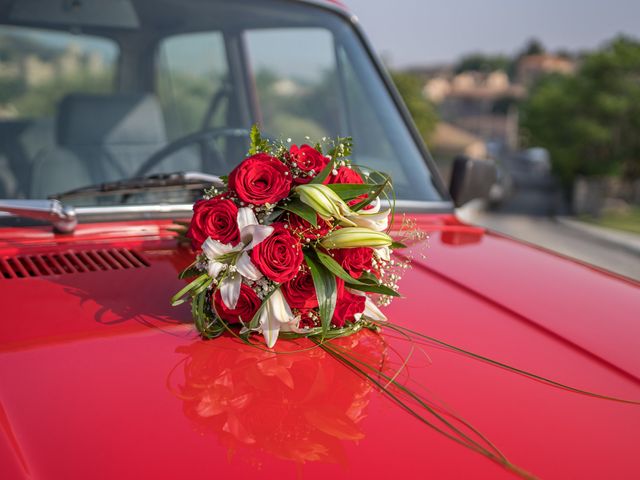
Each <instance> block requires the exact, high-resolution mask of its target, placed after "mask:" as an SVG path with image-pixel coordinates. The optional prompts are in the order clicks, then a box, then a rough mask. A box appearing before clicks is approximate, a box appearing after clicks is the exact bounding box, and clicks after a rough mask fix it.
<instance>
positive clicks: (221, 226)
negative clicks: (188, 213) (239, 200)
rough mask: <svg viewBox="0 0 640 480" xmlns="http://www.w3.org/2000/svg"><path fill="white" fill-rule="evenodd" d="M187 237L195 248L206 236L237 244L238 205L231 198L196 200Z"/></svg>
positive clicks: (199, 245)
mask: <svg viewBox="0 0 640 480" xmlns="http://www.w3.org/2000/svg"><path fill="white" fill-rule="evenodd" d="M187 237H188V238H190V239H191V245H192V246H193V248H194V249H196V250H197V249H199V248H200V247H201V246H202V243H203V242H204V241H205V240H206V239H207V237H211V238H213V239H214V240H218V241H219V242H222V243H230V244H232V245H235V244H237V243H238V242H239V241H240V230H238V207H236V205H235V204H234V203H233V202H232V201H231V200H225V199H222V198H219V197H216V198H212V199H211V200H200V201H199V202H196V204H195V205H194V206H193V217H192V218H191V224H190V225H189V230H187Z"/></svg>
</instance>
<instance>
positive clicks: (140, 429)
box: [0, 215, 640, 478]
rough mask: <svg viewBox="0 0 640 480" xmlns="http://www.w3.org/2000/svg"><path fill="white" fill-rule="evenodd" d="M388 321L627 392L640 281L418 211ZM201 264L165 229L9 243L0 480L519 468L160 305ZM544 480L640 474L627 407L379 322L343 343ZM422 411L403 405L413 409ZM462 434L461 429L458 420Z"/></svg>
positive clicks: (313, 353)
mask: <svg viewBox="0 0 640 480" xmlns="http://www.w3.org/2000/svg"><path fill="white" fill-rule="evenodd" d="M416 217H417V224H416V225H417V226H418V227H419V228H420V229H422V230H424V231H426V232H428V233H429V239H428V240H426V241H425V240H420V241H414V242H412V245H411V246H410V248H408V249H407V250H406V251H405V252H403V254H402V255H403V258H410V259H411V262H412V267H411V268H410V269H408V270H407V271H406V272H405V274H404V277H403V279H402V281H401V283H400V286H401V291H402V293H403V298H401V299H398V300H396V301H394V303H393V304H392V305H391V306H390V307H389V308H387V309H386V310H385V313H386V314H387V316H388V317H389V320H390V322H392V323H394V324H397V325H403V326H406V327H408V328H411V329H413V330H416V331H420V332H422V333H425V334H427V335H430V336H433V337H436V338H439V339H441V340H443V341H446V342H448V343H450V344H453V345H455V346H457V347H460V348H463V349H466V350H470V351H473V352H475V353H477V354H480V355H485V356H489V357H491V358H493V359H495V360H498V361H501V362H504V363H507V364H509V365H512V366H514V367H517V368H520V369H524V370H527V371H530V372H533V373H536V374H538V375H541V376H544V377H548V378H551V379H553V380H556V381H558V382H561V383H564V384H568V385H571V386H573V387H577V388H580V389H585V390H589V391H594V392H598V393H602V394H606V395H612V396H617V397H623V398H629V399H635V400H640V381H639V380H638V378H639V377H640V356H639V354H638V340H637V339H638V338H640V324H639V322H638V321H637V318H638V316H637V312H639V311H640V288H638V284H637V283H634V282H632V281H630V280H626V279H624V278H621V277H616V276H613V275H611V274H608V273H606V272H603V271H600V270H597V269H595V268H592V267H590V266H587V265H583V264H579V263H575V262H573V261H570V260H568V259H566V258H563V257H558V256H556V255H552V254H550V253H548V252H546V251H543V250H540V249H536V248H534V247H531V246H528V245H524V244H521V243H517V242H514V241H512V240H511V239H509V238H506V237H503V236H499V235H496V234H494V233H491V232H486V231H484V230H482V229H479V228H475V227H469V226H466V225H463V224H460V223H459V222H458V221H457V220H456V219H455V217H453V216H449V215H417V216H416ZM191 256H192V254H191V253H190V252H189V251H188V250H186V249H182V248H177V247H176V242H175V240H174V239H173V238H172V233H171V231H170V225H169V224H168V223H158V222H138V223H122V224H102V225H87V226H83V227H81V228H79V230H78V231H77V232H76V234H75V235H74V236H73V237H69V236H67V237H65V236H54V235H51V234H49V233H48V232H46V231H45V230H44V229H33V228H31V229H6V230H5V231H4V232H3V236H2V239H0V274H1V275H0V300H1V301H2V306H3V307H2V312H3V315H2V322H0V339H1V344H0V378H2V383H1V387H0V427H1V429H0V434H1V436H0V466H1V468H2V471H3V472H8V475H5V477H4V478H14V477H15V478H25V477H34V478H38V477H47V478H49V477H51V478H88V477H90V478H114V477H117V478H140V477H158V478H210V477H212V476H214V475H220V474H221V473H222V474H223V476H224V477H225V478H227V477H229V478H250V477H254V476H256V475H268V476H270V477H271V476H273V477H275V476H281V477H285V478H288V477H293V476H297V477H300V478H326V477H327V476H329V475H330V476H333V477H335V478H352V477H358V478H359V477H365V476H366V477H370V478H388V477H389V476H391V475H400V476H406V477H416V476H427V475H428V476H433V477H435V478H460V477H469V476H473V477H475V478H484V477H491V478H496V477H500V476H511V475H512V474H511V473H510V472H508V471H507V470H505V469H503V468H502V467H500V466H499V465H497V464H495V463H493V462H491V461H489V460H487V459H486V458H484V457H482V456H481V455H479V454H477V453H474V452H472V451H471V450H469V449H467V448H465V447H462V446H460V445H458V444H457V443H455V442H453V441H452V440H450V439H448V438H446V437H444V436H443V435H442V434H441V433H438V432H437V431H435V430H433V429H431V428H430V427H429V426H428V425H425V424H424V423H421V422H420V421H418V420H417V419H416V418H414V417H413V416H412V415H410V414H409V413H408V412H406V411H404V410H403V409H402V408H400V407H399V406H398V405H397V404H394V403H393V402H391V401H389V398H388V396H386V395H384V394H383V393H382V392H381V391H380V390H379V389H378V388H374V386H373V385H372V383H371V382H370V381H367V380H365V379H363V378H361V377H359V376H358V375H357V374H355V373H354V372H353V371H352V369H349V368H347V367H345V366H343V365H342V364H340V363H339V362H338V361H336V360H335V359H333V358H331V357H330V356H329V355H327V354H326V352H324V351H322V350H320V349H317V348H316V349H310V348H308V347H309V345H305V344H304V343H302V344H293V343H291V342H279V343H278V350H279V351H280V352H281V353H282V352H285V353H286V354H274V353H272V352H269V351H265V350H262V349H259V348H255V347H248V346H245V345H242V344H241V343H240V342H238V341H237V340H235V339H233V338H231V337H226V336H225V337H222V338H218V339H215V340H212V341H209V342H205V341H201V340H200V339H199V338H198V336H197V335H196V333H195V332H194V329H193V326H192V325H191V323H190V312H189V308H188V306H184V305H183V306H181V307H176V308H172V307H170V306H169V303H168V298H170V297H171V295H172V294H173V293H175V291H177V290H178V289H180V288H181V287H182V286H183V285H184V281H181V280H178V279H177V272H178V271H180V270H181V269H182V268H183V267H184V266H186V265H187V264H188V263H189V262H190V257H191ZM339 342H341V343H340V346H343V347H345V348H349V349H350V351H353V352H357V353H358V355H359V356H360V358H362V359H364V360H365V361H366V362H367V363H368V364H370V365H374V366H376V367H380V368H385V369H387V370H388V371H392V372H395V373H396V374H397V379H398V381H400V382H401V383H402V384H404V385H407V386H408V387H409V388H411V389H412V390H413V391H416V392H418V393H419V394H420V395H421V397H422V398H424V399H425V400H427V402H428V403H429V405H434V406H435V408H436V410H435V411H436V412H439V413H440V414H443V415H445V416H446V417H447V418H451V419H464V421H467V422H469V423H470V424H473V427H474V428H475V429H476V430H477V431H479V432H481V433H482V434H483V435H485V436H486V437H487V438H488V439H489V440H490V441H492V442H493V443H494V444H495V445H496V446H497V447H498V448H500V449H501V451H502V452H503V453H504V454H505V455H506V456H507V457H508V458H509V459H510V460H511V461H512V462H513V463H515V464H517V465H518V466H520V467H521V468H523V469H525V470H526V471H529V472H531V473H533V474H535V475H539V476H541V477H544V478H566V477H582V478H602V477H624V476H629V475H630V474H631V472H636V471H638V469H640V458H638V455H637V452H636V445H637V441H636V439H635V434H636V432H637V431H638V429H639V428H640V406H637V405H628V404H623V403H618V402H614V401H609V400H602V399H598V398H592V397H589V396H586V395H582V394H578V393H573V392H570V391H567V390H566V389H562V388H556V387H552V386H549V385H548V384H545V383H542V382H538V381H534V380H531V379H529V378H527V377H525V376H523V375H517V374H514V373H512V372H509V371H506V370H504V369H500V368H497V367H495V366H492V365H489V364H487V363H486V362H482V361H479V360H477V359H475V358H473V357H471V356H469V355H466V354H462V353H460V352H454V351H451V350H450V349H446V348H442V347H441V346H437V345H434V344H433V343H430V342H423V341H418V340H416V339H414V340H413V341H408V340H406V339H403V338H402V336H401V335H398V334H397V333H395V332H393V331H392V330H389V329H384V330H383V331H382V333H381V334H376V333H373V332H369V331H363V332H360V333H359V334H357V335H354V336H352V337H348V338H345V339H341V340H340V341H339ZM415 408H417V407H415V406H414V409H415ZM455 421H456V422H460V420H455Z"/></svg>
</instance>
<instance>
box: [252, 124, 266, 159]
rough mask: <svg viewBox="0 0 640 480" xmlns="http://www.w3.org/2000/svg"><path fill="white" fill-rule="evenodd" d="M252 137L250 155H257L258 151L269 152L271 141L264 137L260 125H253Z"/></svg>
mask: <svg viewBox="0 0 640 480" xmlns="http://www.w3.org/2000/svg"><path fill="white" fill-rule="evenodd" d="M249 138H250V139H251V146H250V147H249V155H255V154H256V153H262V152H268V151H269V141H268V140H265V139H264V138H262V135H261V134H260V129H259V128H258V125H253V126H252V127H251V133H250V135H249Z"/></svg>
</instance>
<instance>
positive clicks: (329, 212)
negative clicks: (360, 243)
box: [294, 183, 355, 226]
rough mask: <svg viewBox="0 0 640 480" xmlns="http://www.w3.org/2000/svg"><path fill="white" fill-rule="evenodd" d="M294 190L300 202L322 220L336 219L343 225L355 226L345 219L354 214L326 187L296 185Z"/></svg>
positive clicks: (320, 185) (314, 184) (311, 184)
mask: <svg viewBox="0 0 640 480" xmlns="http://www.w3.org/2000/svg"><path fill="white" fill-rule="evenodd" d="M294 190H295V191H296V193H297V194H298V196H299V197H300V201H301V202H302V203H305V204H307V205H309V206H310V207H311V208H313V209H314V210H315V211H316V212H317V213H318V215H320V216H321V217H322V218H323V219H325V220H329V219H331V218H336V219H338V220H340V223H342V224H343V225H349V226H355V224H354V223H353V222H352V221H351V220H349V219H348V218H347V216H349V215H353V214H354V212H352V211H351V209H350V208H349V206H348V205H347V204H346V203H345V202H344V200H342V199H341V198H340V196H339V195H338V194H337V193H336V192H334V191H333V190H331V189H330V188H329V187H327V186H326V185H322V184H319V183H308V184H306V185H298V186H297V187H296V188H295V189H294Z"/></svg>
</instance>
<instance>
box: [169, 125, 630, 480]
mask: <svg viewBox="0 0 640 480" xmlns="http://www.w3.org/2000/svg"><path fill="white" fill-rule="evenodd" d="M350 154H351V140H350V139H349V138H338V139H335V140H327V139H323V141H322V142H320V143H317V144H315V145H313V146H311V145H302V146H297V145H293V144H291V142H290V141H287V142H271V141H268V140H265V139H263V138H262V137H261V135H260V132H259V131H258V129H257V128H256V127H254V128H253V129H252V131H251V148H250V150H249V156H248V158H246V159H244V160H243V161H242V162H241V163H240V164H239V165H238V166H237V167H236V168H235V169H233V171H231V173H230V174H229V176H228V177H221V178H220V182H219V183H218V184H217V185H215V186H213V187H211V188H210V189H208V190H206V191H205V195H204V198H203V199H202V200H200V201H198V202H197V203H196V204H195V205H194V207H193V217H192V219H191V222H190V224H189V225H188V228H187V229H186V233H185V236H186V238H184V240H188V241H189V242H190V243H191V246H192V248H193V250H194V251H195V259H194V261H193V263H192V264H191V265H189V266H188V267H187V268H186V269H185V270H184V271H183V272H182V273H181V274H180V276H181V278H187V277H195V278H194V279H193V280H192V281H191V282H190V283H189V284H188V285H186V286H185V287H184V288H183V289H182V290H180V291H179V292H178V293H177V294H176V295H174V296H173V298H172V299H171V301H172V304H173V305H179V304H181V303H183V302H185V301H186V300H187V299H188V298H189V297H190V299H191V311H192V316H193V319H194V323H195V325H196V327H197V329H198V331H199V332H200V334H201V335H202V336H203V337H204V338H214V337H217V336H219V335H221V334H222V333H223V332H225V331H228V332H230V333H231V334H233V335H236V336H239V337H240V338H241V339H242V340H243V341H244V342H245V343H248V344H250V345H251V346H253V347H256V348H258V349H262V348H261V347H260V345H255V344H253V343H251V342H250V339H251V335H252V334H253V333H259V334H262V335H263V336H264V340H265V343H266V345H267V346H268V347H269V348H270V349H271V348H272V347H273V346H274V345H275V343H276V341H277V339H278V338H283V337H284V338H301V337H307V338H308V339H309V340H311V341H312V342H313V343H314V344H315V346H317V347H319V348H320V349H321V350H323V351H324V352H326V353H327V354H328V355H329V356H330V357H331V358H333V359H335V360H336V361H338V362H340V363H341V364H343V365H345V366H346V367H347V368H349V369H350V370H352V371H353V372H354V373H356V374H358V375H359V376H360V377H362V378H364V379H365V380H366V381H368V382H370V384H371V385H372V386H374V387H375V388H377V389H378V390H379V391H380V392H381V393H383V394H385V395H387V396H388V397H389V398H390V399H391V400H392V401H393V402H395V403H396V404H398V405H399V406H400V407H402V408H403V409H404V410H406V411H408V412H410V413H411V414H412V415H413V416H414V417H415V418H417V419H418V420H419V421H421V422H422V423H424V424H425V425H426V426H428V427H430V428H432V429H434V430H436V431H438V432H439V433H441V434H443V435H444V436H446V437H448V438H450V439H451V440H453V441H455V442H457V443H459V444H461V445H463V446H465V447H467V448H469V449H471V450H473V451H475V452H477V453H480V454H482V455H484V456H486V457H488V458H489V459H491V460H493V461H494V462H496V463H498V464H500V465H502V466H503V467H505V468H507V469H509V470H510V471H512V472H514V473H516V474H518V475H520V476H522V477H524V478H532V476H531V474H530V473H528V472H526V471H525V470H522V469H521V468H520V467H518V466H516V465H514V464H513V463H511V462H510V461H509V460H508V459H507V458H506V457H505V456H504V455H503V454H502V453H501V452H500V450H498V449H497V448H496V447H495V446H494V445H493V444H492V443H491V442H490V441H489V440H488V439H487V438H486V437H484V436H483V435H482V434H481V433H480V432H479V431H478V430H476V429H475V428H473V427H472V426H471V425H470V424H469V423H468V422H466V421H465V420H463V419H461V418H458V417H457V416H456V415H453V414H449V413H447V412H446V408H443V407H438V406H436V405H435V404H434V403H433V401H432V400H430V399H429V398H427V397H426V396H425V394H424V393H423V392H422V391H421V389H419V388H414V387H411V386H407V385H405V384H404V383H403V382H402V381H401V379H400V377H399V375H400V373H401V371H402V370H403V369H404V368H405V366H406V364H407V362H408V360H409V357H410V355H411V353H408V354H407V357H406V358H403V359H401V360H402V361H401V362H400V367H399V369H398V370H397V371H387V370H386V369H385V367H384V365H387V364H388V363H387V362H385V361H383V359H382V358H381V359H380V361H373V360H371V359H366V358H365V359H362V358H359V357H358V355H355V354H354V352H353V349H352V348H345V347H344V346H343V345H341V344H340V342H339V341H325V340H328V339H335V338H337V337H345V336H347V335H351V334H353V333H355V332H358V331H360V330H361V329H363V328H368V329H370V330H373V331H375V332H380V333H382V334H383V333H384V332H385V331H387V332H389V333H391V336H394V335H395V336H398V338H400V339H404V340H406V341H408V342H409V343H410V344H411V345H412V347H411V351H413V345H416V346H418V347H419V348H422V347H421V346H428V345H432V346H435V347H437V348H444V349H447V350H450V351H453V352H456V353H458V354H463V355H465V356H467V357H469V358H471V359H474V360H477V361H482V362H485V363H488V364H490V365H493V366H495V367H498V368H502V369H505V370H507V371H511V372H513V373H517V374H518V375H524V376H525V377H528V378H530V379H533V380H536V381H538V382H542V383H545V384H547V385H549V386H552V387H554V388H561V389H565V390H567V391H571V392H573V393H579V394H582V395H588V396H591V397H596V398H601V399H606V400H610V401H616V402H624V403H630V404H635V405H638V404H640V402H638V401H635V400H625V399H621V398H615V397H610V396H606V395H602V394H598V393H593V392H589V391H586V390H581V389H578V388H575V387H571V386H568V385H564V384H561V383H559V382H556V381H554V380H551V379H548V378H545V377H542V376H540V375H536V374H535V373H530V372H527V371H524V370H522V369H519V368H516V367H512V366H510V365H507V364H505V363H502V362H499V361H497V360H493V359H491V358H489V357H485V356H482V355H479V354H476V353H473V352H470V351H467V350H464V349H462V348H459V347H456V346H455V345H451V344H449V343H446V342H444V341H442V340H439V339H437V338H434V337H431V336H429V335H428V334H426V333H423V332H421V331H416V330H411V329H409V328H407V327H405V326H402V325H399V324H396V323H394V322H391V321H387V320H386V318H385V316H384V315H383V314H382V312H381V311H380V309H379V308H378V307H379V306H383V305H387V304H388V303H389V302H390V301H391V300H392V298H393V297H396V296H398V286H397V281H398V279H399V275H400V274H401V273H402V270H403V269H404V268H406V267H407V266H408V263H407V262H406V261H402V260H400V259H399V258H393V257H392V251H393V250H394V249H396V248H402V247H404V245H403V244H401V243H398V242H395V241H394V240H393V239H392V238H391V237H390V236H389V234H388V232H389V229H390V225H391V224H392V223H393V218H392V217H393V204H394V202H393V199H394V196H393V188H392V185H391V179H390V178H389V176H388V175H386V174H384V173H382V172H378V171H375V170H371V169H368V168H365V167H362V166H356V165H353V164H352V163H351V161H350V159H349V157H350ZM383 200H384V202H383ZM403 227H404V225H403ZM419 234H420V232H419V231H417V230H415V228H412V226H411V225H409V229H407V230H406V231H405V232H404V236H405V237H406V238H409V239H412V238H416V237H415V235H419ZM396 257H399V256H396ZM362 333H365V332H362ZM381 338H382V337H381ZM294 343H295V344H292V345H291V346H290V345H283V347H284V350H283V351H282V352H279V351H277V350H270V351H269V353H270V354H274V355H275V354H278V353H283V352H284V353H291V352H290V348H289V347H291V348H293V349H294V351H295V349H297V348H299V347H298V346H296V345H297V342H294ZM285 351H286V352H285ZM299 351H300V352H307V353H309V352H308V348H306V347H305V348H303V349H302V350H299Z"/></svg>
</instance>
